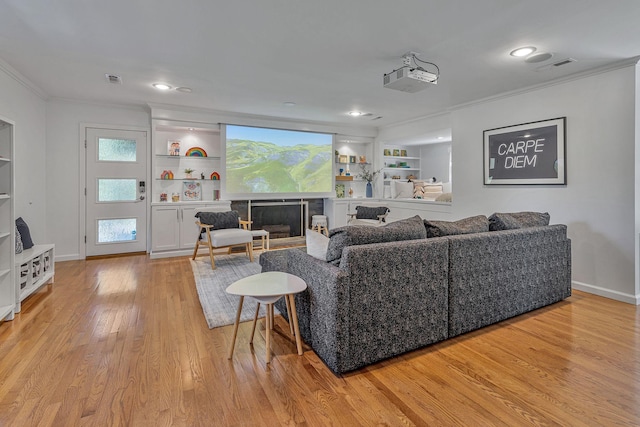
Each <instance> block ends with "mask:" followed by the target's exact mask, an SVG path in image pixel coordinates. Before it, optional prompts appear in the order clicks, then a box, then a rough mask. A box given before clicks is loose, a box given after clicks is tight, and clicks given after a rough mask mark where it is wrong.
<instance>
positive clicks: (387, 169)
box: [383, 168, 420, 171]
mask: <svg viewBox="0 0 640 427" xmlns="http://www.w3.org/2000/svg"><path fill="white" fill-rule="evenodd" d="M383 170H386V171H419V170H420V168H383Z"/></svg>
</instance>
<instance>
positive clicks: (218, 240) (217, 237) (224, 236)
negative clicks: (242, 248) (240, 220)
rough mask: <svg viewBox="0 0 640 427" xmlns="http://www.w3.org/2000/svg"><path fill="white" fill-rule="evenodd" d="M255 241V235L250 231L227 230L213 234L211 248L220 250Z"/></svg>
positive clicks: (213, 232)
mask: <svg viewBox="0 0 640 427" xmlns="http://www.w3.org/2000/svg"><path fill="white" fill-rule="evenodd" d="M252 241H253V235H252V234H251V231H249V230H243V229H241V228H225V229H224V230H215V231H212V232H211V246H213V247H215V248H220V247H224V246H231V245H241V244H243V243H249V242H252Z"/></svg>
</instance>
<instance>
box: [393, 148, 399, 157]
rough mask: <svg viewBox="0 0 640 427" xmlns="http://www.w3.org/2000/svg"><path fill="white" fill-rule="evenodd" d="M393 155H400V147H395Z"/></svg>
mask: <svg viewBox="0 0 640 427" xmlns="http://www.w3.org/2000/svg"><path fill="white" fill-rule="evenodd" d="M393 155H394V156H400V149H399V148H394V149H393Z"/></svg>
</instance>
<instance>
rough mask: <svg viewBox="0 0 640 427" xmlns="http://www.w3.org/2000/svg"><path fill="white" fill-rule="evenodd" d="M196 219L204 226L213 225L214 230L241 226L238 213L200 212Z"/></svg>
mask: <svg viewBox="0 0 640 427" xmlns="http://www.w3.org/2000/svg"><path fill="white" fill-rule="evenodd" d="M195 217H196V218H198V219H199V220H200V222H201V223H203V224H207V225H213V228H212V230H222V229H225V228H238V227H239V225H240V222H239V220H240V215H238V211H226V212H198V213H196V215H195Z"/></svg>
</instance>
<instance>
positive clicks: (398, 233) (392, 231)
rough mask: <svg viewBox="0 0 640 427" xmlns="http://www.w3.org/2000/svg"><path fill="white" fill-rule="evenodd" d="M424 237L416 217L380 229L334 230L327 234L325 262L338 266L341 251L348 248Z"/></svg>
mask: <svg viewBox="0 0 640 427" xmlns="http://www.w3.org/2000/svg"><path fill="white" fill-rule="evenodd" d="M426 237H427V232H426V230H425V228H424V224H423V223H422V218H420V217H419V216H418V215H416V216H414V217H413V218H407V219H403V220H400V221H396V222H392V223H389V224H386V225H383V226H382V227H369V226H366V225H348V226H346V227H340V228H335V229H333V230H331V231H330V232H329V247H328V248H327V261H328V262H331V263H333V264H334V265H339V264H340V258H341V257H342V250H343V249H344V248H346V247H348V246H354V245H368V244H371V243H385V242H395V241H399V240H415V239H424V238H426Z"/></svg>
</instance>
